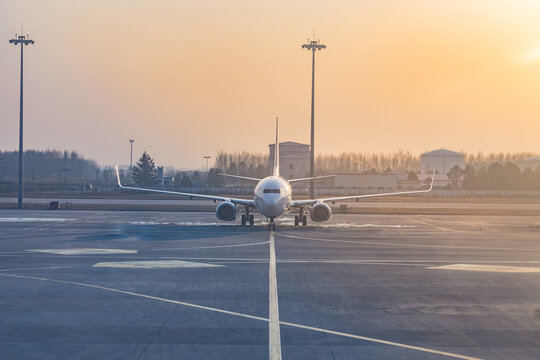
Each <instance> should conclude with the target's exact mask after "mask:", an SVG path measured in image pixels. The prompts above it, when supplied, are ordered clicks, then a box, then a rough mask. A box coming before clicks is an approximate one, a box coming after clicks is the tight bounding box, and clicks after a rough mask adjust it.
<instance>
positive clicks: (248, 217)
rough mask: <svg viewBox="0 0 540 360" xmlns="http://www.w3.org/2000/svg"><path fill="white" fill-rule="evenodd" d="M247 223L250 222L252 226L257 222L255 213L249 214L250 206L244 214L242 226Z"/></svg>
mask: <svg viewBox="0 0 540 360" xmlns="http://www.w3.org/2000/svg"><path fill="white" fill-rule="evenodd" d="M247 223H249V225H250V226H252V225H253V224H254V223H255V219H254V218H253V215H250V214H249V208H248V207H246V213H245V214H243V215H242V226H245V225H246V224H247Z"/></svg>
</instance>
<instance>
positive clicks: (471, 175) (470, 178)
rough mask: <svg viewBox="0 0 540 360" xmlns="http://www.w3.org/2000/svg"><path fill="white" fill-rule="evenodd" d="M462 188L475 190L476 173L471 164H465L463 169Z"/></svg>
mask: <svg viewBox="0 0 540 360" xmlns="http://www.w3.org/2000/svg"><path fill="white" fill-rule="evenodd" d="M462 186H463V188H464V189H466V190H475V189H478V175H477V173H476V170H475V168H473V167H472V166H470V165H469V166H467V167H466V168H465V170H463V184H462Z"/></svg>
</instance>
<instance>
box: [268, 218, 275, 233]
mask: <svg viewBox="0 0 540 360" xmlns="http://www.w3.org/2000/svg"><path fill="white" fill-rule="evenodd" d="M268 230H276V223H275V222H274V218H273V217H272V218H270V222H269V223H268Z"/></svg>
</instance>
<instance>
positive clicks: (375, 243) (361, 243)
mask: <svg viewBox="0 0 540 360" xmlns="http://www.w3.org/2000/svg"><path fill="white" fill-rule="evenodd" d="M277 235H279V236H284V237H288V238H291V239H300V240H308V241H322V242H336V243H346V244H358V245H382V246H405V247H419V248H436V249H467V250H503V251H540V249H519V248H492V247H481V246H459V245H431V244H426V245H422V244H404V243H385V242H376V241H351V240H329V239H319V238H312V237H307V236H298V235H285V234H281V233H279V234H277Z"/></svg>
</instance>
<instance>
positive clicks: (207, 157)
mask: <svg viewBox="0 0 540 360" xmlns="http://www.w3.org/2000/svg"><path fill="white" fill-rule="evenodd" d="M203 158H204V159H206V174H207V175H208V160H209V159H210V158H211V156H208V155H206V156H203Z"/></svg>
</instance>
